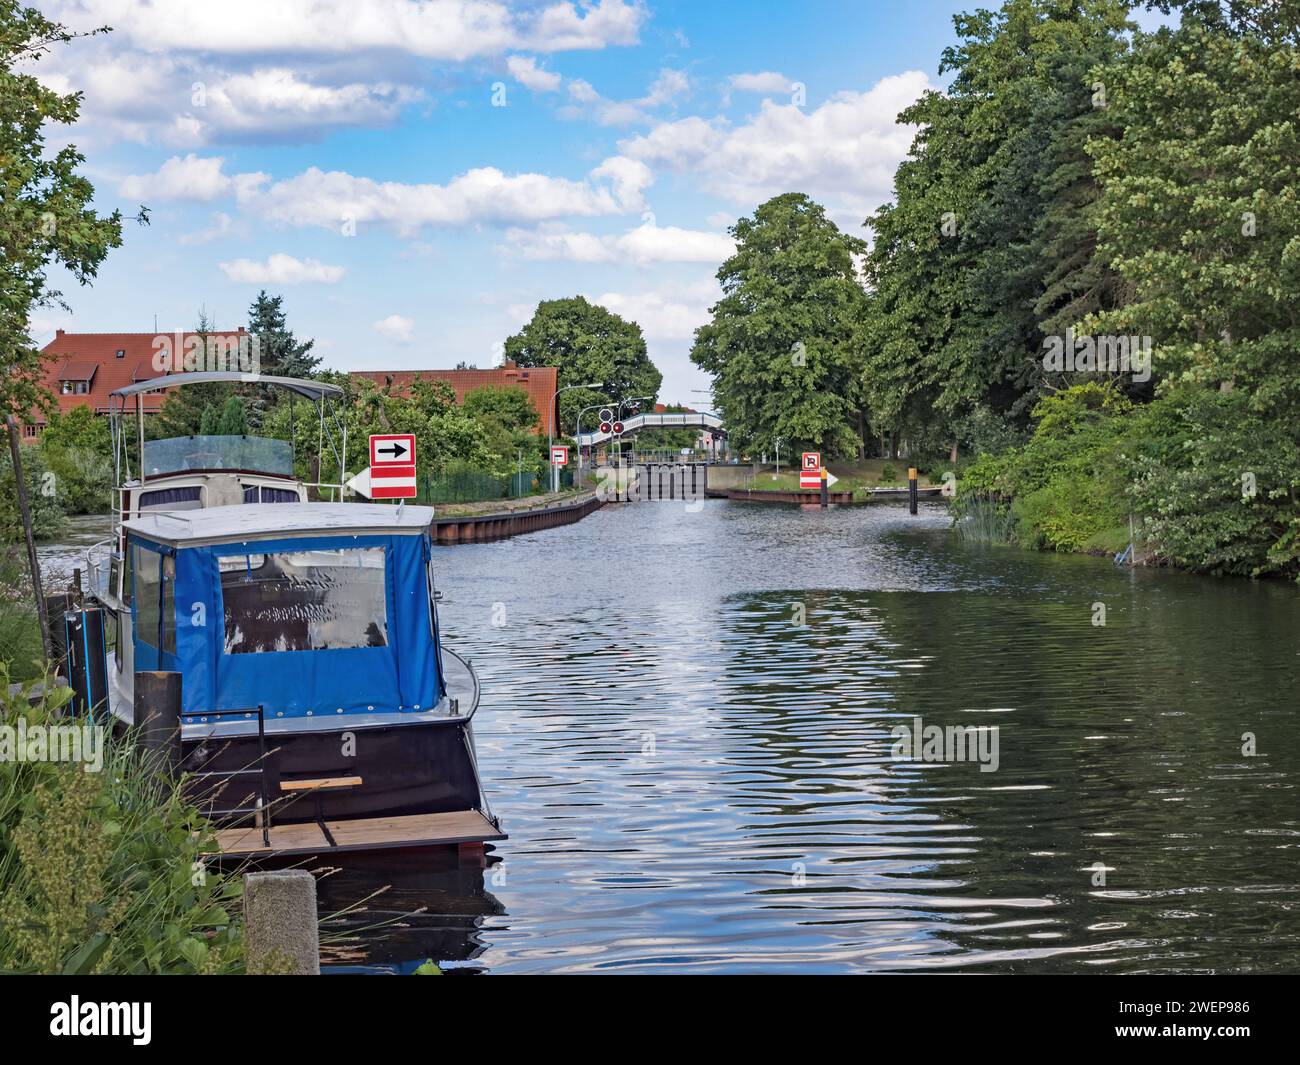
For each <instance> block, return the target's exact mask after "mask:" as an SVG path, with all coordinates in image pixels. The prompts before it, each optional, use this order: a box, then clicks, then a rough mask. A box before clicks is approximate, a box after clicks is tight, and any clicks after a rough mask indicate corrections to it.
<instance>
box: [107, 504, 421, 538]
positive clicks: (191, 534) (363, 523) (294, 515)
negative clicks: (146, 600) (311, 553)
mask: <svg viewBox="0 0 1300 1065" xmlns="http://www.w3.org/2000/svg"><path fill="white" fill-rule="evenodd" d="M432 521H433V507H412V506H400V507H397V506H392V505H389V504H382V503H243V504H232V505H230V506H226V507H206V508H204V509H202V510H186V511H178V512H174V513H169V512H166V511H154V512H152V513H148V514H141V515H140V516H139V517H138V518H132V519H131V520H130V521H124V522H123V523H122V525H123V527H124V528H125V529H126V530H127V531H128V532H131V533H135V534H138V535H140V536H143V537H146V538H147V539H149V540H154V541H157V542H159V543H164V544H169V545H171V546H173V547H199V546H202V545H204V544H219V543H243V542H244V541H247V540H276V539H286V538H290V537H298V536H327V535H330V534H341V535H348V536H361V535H393V534H397V535H405V536H410V535H414V534H417V533H422V532H423V531H424V530H425V529H427V528H428V527H429V524H430V522H432Z"/></svg>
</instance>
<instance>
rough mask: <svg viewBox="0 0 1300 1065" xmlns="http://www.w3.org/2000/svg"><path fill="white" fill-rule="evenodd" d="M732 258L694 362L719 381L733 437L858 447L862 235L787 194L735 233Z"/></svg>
mask: <svg viewBox="0 0 1300 1065" xmlns="http://www.w3.org/2000/svg"><path fill="white" fill-rule="evenodd" d="M730 233H731V235H732V236H733V237H734V238H735V240H736V245H737V247H736V253H735V254H734V255H732V256H731V257H730V258H729V259H727V261H726V262H724V263H723V264H722V266H721V268H720V269H719V270H718V275H717V276H718V282H719V283H720V284H721V286H722V291H723V296H722V299H721V300H719V301H718V303H716V304H715V305H714V306H713V307H712V308H711V314H712V320H711V321H710V322H709V323H708V324H707V325H704V326H701V327H700V328H699V329H698V330H696V333H695V344H694V346H693V347H692V349H691V361H692V362H694V363H695V364H696V365H697V366H699V367H701V368H702V369H704V370H706V371H707V372H708V373H710V374H712V375H713V397H714V402H715V405H716V406H717V408H718V410H719V411H720V412H721V414H722V416H723V419H724V421H725V422H726V425H727V428H728V430H729V431H730V432H731V434H732V439H733V440H735V441H736V443H737V444H738V445H739V446H741V447H744V448H748V449H750V450H766V451H771V450H773V449H774V447H775V445H776V441H777V440H778V439H780V440H781V441H783V442H784V443H785V444H786V445H787V446H789V447H790V448H791V449H793V448H797V447H799V446H808V447H815V448H819V449H822V450H825V451H827V452H829V453H832V454H843V453H846V452H853V451H856V450H857V449H858V443H859V439H860V438H859V436H858V432H857V429H856V424H857V423H856V415H857V412H858V410H859V409H860V403H859V399H858V389H857V382H858V379H859V374H858V369H857V356H856V351H855V346H854V331H855V328H856V326H857V323H858V319H859V317H860V316H861V314H862V310H863V306H864V303H865V299H866V296H865V294H864V292H863V289H862V285H861V282H860V281H859V279H858V276H857V270H856V267H855V257H857V256H860V255H862V254H863V253H864V252H865V251H866V244H865V242H864V241H862V240H861V239H860V238H858V237H854V236H851V235H849V234H847V233H843V232H841V231H840V229H839V227H838V226H836V225H835V223H834V222H832V221H831V220H830V219H829V218H827V217H826V212H825V211H824V210H823V209H822V207H821V206H820V205H818V204H816V203H814V202H813V201H812V200H811V199H809V198H808V197H807V196H805V195H803V194H802V193H797V192H789V193H784V194H783V195H780V196H776V197H774V198H773V199H771V200H768V201H767V202H766V203H764V204H762V205H761V206H760V207H759V208H758V209H757V210H756V211H755V212H754V214H753V216H752V217H746V218H742V219H740V220H739V221H738V222H736V224H735V225H734V226H732V227H731V230H730Z"/></svg>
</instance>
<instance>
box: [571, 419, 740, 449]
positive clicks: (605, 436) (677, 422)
mask: <svg viewBox="0 0 1300 1065" xmlns="http://www.w3.org/2000/svg"><path fill="white" fill-rule="evenodd" d="M681 428H688V429H710V430H713V431H714V432H721V433H724V434H725V433H726V429H724V428H723V426H722V419H721V418H719V417H718V416H717V415H716V414H706V413H704V412H702V411H696V412H693V413H690V414H681V413H674V414H634V415H633V416H632V417H630V418H627V419H625V420H624V422H623V435H624V436H627V435H628V434H629V433H636V432H640V431H641V430H642V429H681ZM612 439H614V434H613V433H602V432H600V431H599V430H597V431H596V432H593V433H582V434H581V435H579V437H578V446H579V447H598V446H599V445H601V444H603V443H605V442H606V441H608V440H612Z"/></svg>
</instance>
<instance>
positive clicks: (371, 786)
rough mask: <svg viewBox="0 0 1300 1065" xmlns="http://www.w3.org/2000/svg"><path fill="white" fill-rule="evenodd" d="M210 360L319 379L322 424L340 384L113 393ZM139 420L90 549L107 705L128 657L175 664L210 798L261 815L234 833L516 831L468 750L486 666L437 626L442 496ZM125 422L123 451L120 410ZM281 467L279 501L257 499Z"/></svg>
mask: <svg viewBox="0 0 1300 1065" xmlns="http://www.w3.org/2000/svg"><path fill="white" fill-rule="evenodd" d="M214 380H221V381H238V382H239V383H248V384H253V383H269V384H273V385H277V386H280V387H285V388H289V389H292V390H293V391H295V392H296V393H298V394H299V395H304V396H307V397H308V398H312V399H313V400H314V401H315V402H316V403H317V404H318V405H320V406H322V413H321V415H320V417H319V424H320V426H321V432H322V439H323V437H324V427H325V424H326V423H325V416H324V413H323V406H324V404H325V403H326V402H327V401H328V400H329V399H330V398H332V397H334V396H335V395H336V394H338V392H339V390H338V389H336V388H335V387H334V386H332V385H323V384H319V383H318V382H313V381H297V380H294V379H290V378H264V377H260V376H258V375H252V374H209V373H194V374H177V375H175V378H172V379H168V378H164V379H155V380H152V381H148V382H141V383H140V384H138V385H133V386H131V387H130V388H127V389H123V390H121V392H120V393H115V394H114V395H115V396H119V397H121V400H122V404H123V406H124V405H125V399H126V398H127V397H130V396H137V397H138V396H139V395H140V394H141V393H143V392H145V391H149V390H150V388H151V387H152V388H160V387H174V386H176V385H181V384H189V383H205V382H210V381H214ZM138 409H139V407H138V403H137V410H138ZM119 413H120V409H119ZM142 421H143V414H142V413H140V414H138V415H137V436H136V448H137V450H136V454H137V455H138V456H140V457H141V459H143V462H142V463H141V466H140V468H139V470H138V473H137V475H136V476H134V477H132V476H126V477H124V478H123V480H122V488H121V496H120V506H117V507H115V511H116V516H117V518H118V522H117V528H116V529H115V535H114V537H113V538H112V539H111V540H109V541H106V542H105V543H104V544H100V545H96V547H95V548H92V549H91V551H90V553H89V556H88V561H89V562H90V575H91V580H90V588H91V595H92V598H93V599H94V600H97V601H98V602H99V603H100V604H102V605H103V606H104V607H105V608H106V609H107V611H108V612H109V614H111V615H112V617H113V619H114V620H115V625H114V628H115V631H116V646H115V648H114V651H113V652H112V653H111V654H110V655H109V663H108V676H109V692H108V705H109V709H110V710H111V712H112V713H113V715H114V716H115V717H116V718H117V719H118V720H119V721H121V722H122V723H124V724H125V725H131V724H135V723H138V719H139V718H140V716H141V715H140V714H138V713H137V711H136V707H135V695H136V691H135V688H136V685H135V683H134V678H135V674H136V673H137V672H138V671H161V672H165V673H173V674H179V676H180V679H181V691H180V708H179V716H180V740H181V752H182V765H181V768H182V769H183V770H184V771H185V772H186V773H187V774H189V776H188V778H187V779H189V780H190V781H191V782H197V783H199V784H200V785H201V786H202V791H203V801H204V803H205V804H206V808H207V809H209V811H210V812H212V813H213V814H214V815H217V814H225V815H231V823H232V824H233V823H235V822H237V821H238V820H240V819H242V820H243V821H244V822H246V823H251V826H252V827H251V828H249V827H245V828H237V827H231V828H228V829H226V830H225V831H224V832H223V833H222V834H221V842H222V849H223V851H225V852H227V853H237V854H269V853H286V854H289V853H293V854H298V853H316V852H320V851H326V850H329V849H331V848H340V847H345V846H346V847H366V846H408V845H422V846H423V845H430V844H436V843H448V844H450V843H455V844H461V845H463V844H482V843H483V842H485V841H487V840H497V839H504V838H505V837H504V835H503V834H502V833H501V831H500V826H499V823H498V822H497V820H496V818H495V817H493V816H492V814H491V810H490V807H489V806H488V803H487V800H486V798H485V797H484V795H483V792H482V788H481V785H480V782H479V777H478V768H477V764H476V759H475V753H474V740H473V727H472V720H473V717H474V714H475V711H476V710H477V708H478V701H479V684H478V678H477V676H476V675H475V673H474V670H473V667H472V666H471V665H470V664H469V663H468V662H467V661H465V660H464V659H462V658H461V657H460V656H458V655H456V654H454V652H451V651H450V650H446V652H445V653H444V648H443V647H442V644H441V637H440V633H439V629H438V616H437V598H438V595H437V593H436V591H435V587H434V574H433V561H432V554H433V552H432V547H433V544H432V539H431V534H430V528H431V523H432V520H433V510H432V508H429V507H416V506H410V507H408V506H405V505H399V506H395V507H394V506H386V505H376V504H368V503H346V502H307V501H306V499H307V494H308V488H309V487H315V488H316V489H317V490H318V491H320V490H321V489H322V488H325V489H328V490H330V491H331V494H333V492H335V491H336V492H337V493H338V495H339V496H340V497H342V495H343V493H344V489H343V485H342V483H340V484H339V485H328V486H321V485H311V486H309V485H308V484H305V483H304V482H301V481H299V480H297V479H295V477H294V468H293V462H292V454H291V452H290V455H289V457H288V461H287V463H286V462H285V456H284V454H283V449H282V448H278V447H276V446H274V445H278V444H279V443H281V442H279V441H266V440H258V439H257V438H252V437H234V438H231V437H221V438H198V437H189V438H182V439H181V440H179V441H174V440H173V441H147V440H145V438H144V430H143V426H142ZM114 438H115V450H117V449H118V448H120V450H119V451H118V453H119V456H120V460H121V462H122V465H121V466H120V467H119V469H125V464H126V459H127V456H128V453H129V450H130V449H129V448H128V447H127V446H126V445H125V443H124V437H123V433H122V425H121V420H120V419H119V420H118V421H117V422H116V424H115V431H114ZM150 444H153V445H155V446H153V447H150V446H149V445H150ZM322 446H323V445H322ZM337 454H338V455H340V457H341V456H343V455H346V441H344V443H343V446H342V448H341V449H340V450H339V451H338V452H337ZM232 456H233V457H232ZM338 468H339V469H340V470H342V469H343V463H342V461H340V462H339V464H338ZM268 487H269V488H270V489H273V490H274V492H275V493H276V494H275V495H273V496H272V497H271V498H273V499H276V500H281V501H276V502H263V501H262V500H263V498H264V494H263V493H264V492H265V491H266V490H267V488H268ZM196 488H197V492H196V491H195V490H194V489H196ZM178 489H184V490H185V491H183V492H182V491H177V490H178ZM177 504H181V505H180V506H177ZM340 839H342V840H345V841H346V842H342V843H341V842H340Z"/></svg>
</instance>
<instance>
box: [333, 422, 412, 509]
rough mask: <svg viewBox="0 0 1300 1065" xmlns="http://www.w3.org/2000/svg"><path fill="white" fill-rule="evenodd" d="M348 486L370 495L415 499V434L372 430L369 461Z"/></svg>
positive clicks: (366, 495) (369, 497) (384, 497)
mask: <svg viewBox="0 0 1300 1065" xmlns="http://www.w3.org/2000/svg"><path fill="white" fill-rule="evenodd" d="M348 487H349V488H350V489H352V491H354V492H357V493H358V494H360V495H363V496H365V497H366V498H367V499H414V498H415V496H416V494H417V493H416V481H415V434H414V433H372V434H371V436H370V465H369V466H367V467H366V468H365V469H364V470H362V471H361V472H360V473H358V474H357V475H356V476H355V477H353V478H352V480H350V481H348Z"/></svg>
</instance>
